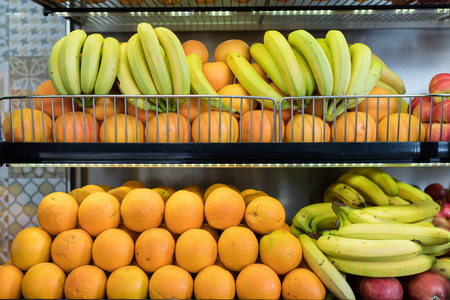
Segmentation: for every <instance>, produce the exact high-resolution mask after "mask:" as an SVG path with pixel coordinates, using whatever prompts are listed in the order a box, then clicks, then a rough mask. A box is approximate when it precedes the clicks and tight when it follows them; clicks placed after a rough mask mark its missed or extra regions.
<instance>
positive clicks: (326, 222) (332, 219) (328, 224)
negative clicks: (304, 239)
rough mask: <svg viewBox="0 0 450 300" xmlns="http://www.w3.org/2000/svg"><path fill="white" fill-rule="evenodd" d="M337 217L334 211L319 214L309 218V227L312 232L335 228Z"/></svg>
mask: <svg viewBox="0 0 450 300" xmlns="http://www.w3.org/2000/svg"><path fill="white" fill-rule="evenodd" d="M337 221H338V217H337V216H336V214H335V213H334V212H330V213H326V214H321V215H318V216H316V217H314V218H313V219H312V220H311V223H310V227H311V229H312V231H313V232H322V231H324V230H332V229H337V228H338V226H337V225H336V223H337Z"/></svg>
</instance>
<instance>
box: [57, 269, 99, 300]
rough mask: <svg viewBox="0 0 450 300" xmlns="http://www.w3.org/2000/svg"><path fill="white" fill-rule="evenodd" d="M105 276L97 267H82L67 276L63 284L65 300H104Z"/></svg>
mask: <svg viewBox="0 0 450 300" xmlns="http://www.w3.org/2000/svg"><path fill="white" fill-rule="evenodd" d="M106 280H107V277H106V274H105V272H104V271H103V270H102V269H100V268H99V267H97V266H93V265H84V266H81V267H78V268H76V269H74V270H73V271H72V272H70V273H69V274H68V275H67V278H66V282H65V284H64V295H65V296H66V299H104V298H105V296H106Z"/></svg>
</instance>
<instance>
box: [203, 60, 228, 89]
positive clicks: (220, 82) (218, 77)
mask: <svg viewBox="0 0 450 300" xmlns="http://www.w3.org/2000/svg"><path fill="white" fill-rule="evenodd" d="M202 68H203V74H205V77H206V79H207V80H208V82H209V83H210V84H211V86H212V87H213V89H214V90H215V91H216V92H218V91H219V90H220V89H221V88H223V87H224V86H226V85H229V84H232V83H233V80H234V74H233V72H231V69H230V68H229V67H228V65H227V64H226V63H225V62H223V61H214V62H207V63H204V64H203V66H202Z"/></svg>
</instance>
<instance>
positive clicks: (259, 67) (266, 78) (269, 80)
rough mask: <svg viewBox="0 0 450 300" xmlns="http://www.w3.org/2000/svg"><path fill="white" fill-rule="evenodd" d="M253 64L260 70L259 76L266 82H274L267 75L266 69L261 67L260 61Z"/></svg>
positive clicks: (254, 67) (257, 70) (256, 69)
mask: <svg viewBox="0 0 450 300" xmlns="http://www.w3.org/2000/svg"><path fill="white" fill-rule="evenodd" d="M251 65H252V67H253V69H255V71H256V72H258V74H259V76H261V78H262V79H264V81H265V82H267V83H270V82H272V80H271V79H270V78H269V76H267V74H266V72H264V70H263V69H262V68H261V66H260V65H258V63H256V62H254V63H252V64H251Z"/></svg>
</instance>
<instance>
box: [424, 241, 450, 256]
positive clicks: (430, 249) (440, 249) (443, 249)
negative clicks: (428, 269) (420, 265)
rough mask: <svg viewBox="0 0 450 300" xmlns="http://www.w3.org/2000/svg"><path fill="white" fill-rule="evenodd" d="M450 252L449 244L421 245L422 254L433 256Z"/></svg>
mask: <svg viewBox="0 0 450 300" xmlns="http://www.w3.org/2000/svg"><path fill="white" fill-rule="evenodd" d="M449 251H450V242H449V243H445V244H441V245H429V246H427V245H423V246H422V254H430V255H434V256H441V255H445V254H446V253H447V252H449Z"/></svg>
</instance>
